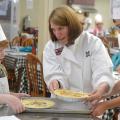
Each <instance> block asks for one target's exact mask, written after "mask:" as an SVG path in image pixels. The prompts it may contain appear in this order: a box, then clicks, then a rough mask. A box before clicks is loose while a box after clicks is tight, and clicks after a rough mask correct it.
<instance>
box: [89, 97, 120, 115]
mask: <svg viewBox="0 0 120 120" xmlns="http://www.w3.org/2000/svg"><path fill="white" fill-rule="evenodd" d="M118 106H120V97H117V98H114V99H112V100H108V101H105V102H101V103H98V104H97V105H96V106H94V108H92V113H91V114H92V115H93V116H99V115H101V114H103V113H104V112H105V110H107V109H111V108H115V107H118Z"/></svg>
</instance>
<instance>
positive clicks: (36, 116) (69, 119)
mask: <svg viewBox="0 0 120 120" xmlns="http://www.w3.org/2000/svg"><path fill="white" fill-rule="evenodd" d="M13 114H14V113H12V112H11V109H10V108H8V107H2V108H0V116H8V115H13ZM15 116H16V117H17V118H19V119H20V120H101V119H99V118H92V117H91V116H90V115H81V114H54V113H53V114H52V113H35V112H33V113H29V112H24V113H20V114H16V115H15Z"/></svg>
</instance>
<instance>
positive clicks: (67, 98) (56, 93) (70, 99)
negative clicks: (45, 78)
mask: <svg viewBox="0 0 120 120" xmlns="http://www.w3.org/2000/svg"><path fill="white" fill-rule="evenodd" d="M64 90H65V91H67V92H68V91H69V90H66V89H58V90H55V91H54V95H55V96H56V98H58V99H60V100H63V101H68V102H79V101H84V100H85V99H86V98H87V97H88V94H86V93H85V94H86V95H84V96H81V97H71V96H69V95H68V96H67V95H66V96H65V95H60V94H61V93H60V91H64ZM69 92H72V91H71V90H70V91H69ZM74 92H77V91H74ZM78 93H79V92H78ZM81 93H82V92H81Z"/></svg>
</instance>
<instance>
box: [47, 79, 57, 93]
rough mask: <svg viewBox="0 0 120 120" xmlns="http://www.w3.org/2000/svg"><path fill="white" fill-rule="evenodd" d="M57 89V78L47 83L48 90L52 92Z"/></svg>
mask: <svg viewBox="0 0 120 120" xmlns="http://www.w3.org/2000/svg"><path fill="white" fill-rule="evenodd" d="M56 89H59V83H58V80H52V81H51V83H50V85H49V90H50V91H51V92H53V91H54V90H56Z"/></svg>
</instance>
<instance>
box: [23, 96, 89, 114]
mask: <svg viewBox="0 0 120 120" xmlns="http://www.w3.org/2000/svg"><path fill="white" fill-rule="evenodd" d="M23 99H46V100H51V101H54V102H55V105H54V106H53V107H51V108H26V111H25V112H39V113H51V114H87V115H89V114H90V110H89V107H88V105H86V104H84V103H83V102H80V101H78V102H77V101H76V102H67V101H62V100H59V99H56V98H45V97H25V98H23Z"/></svg>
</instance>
